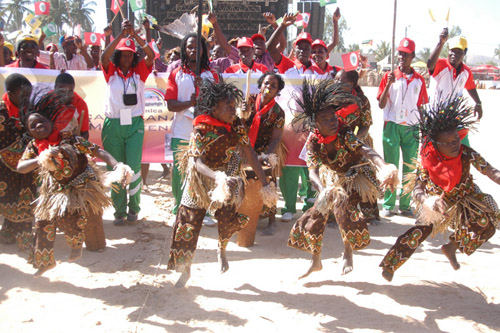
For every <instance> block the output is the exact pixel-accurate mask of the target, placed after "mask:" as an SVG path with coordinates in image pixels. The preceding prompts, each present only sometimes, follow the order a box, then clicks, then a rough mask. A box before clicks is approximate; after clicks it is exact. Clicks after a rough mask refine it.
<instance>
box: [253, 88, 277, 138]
mask: <svg viewBox="0 0 500 333" xmlns="http://www.w3.org/2000/svg"><path fill="white" fill-rule="evenodd" d="M261 99H262V94H260V93H259V94H258V95H257V100H256V101H255V111H256V114H255V117H254V118H253V121H252V126H250V131H249V132H248V137H249V138H250V142H251V144H252V147H254V146H255V141H257V134H259V128H260V121H261V120H262V117H263V116H264V115H265V114H266V113H268V112H269V110H271V109H272V108H273V107H274V105H275V104H276V100H275V99H274V98H273V99H272V100H271V101H270V102H269V103H267V104H266V105H264V107H263V108H262V109H261V108H260V103H261V101H262V100H261Z"/></svg>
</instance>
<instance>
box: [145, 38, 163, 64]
mask: <svg viewBox="0 0 500 333" xmlns="http://www.w3.org/2000/svg"><path fill="white" fill-rule="evenodd" d="M148 44H149V46H150V47H151V48H152V49H153V52H154V53H155V59H158V58H159V57H160V50H159V49H158V45H156V42H155V41H154V39H153V40H152V41H150V42H149V43H148Z"/></svg>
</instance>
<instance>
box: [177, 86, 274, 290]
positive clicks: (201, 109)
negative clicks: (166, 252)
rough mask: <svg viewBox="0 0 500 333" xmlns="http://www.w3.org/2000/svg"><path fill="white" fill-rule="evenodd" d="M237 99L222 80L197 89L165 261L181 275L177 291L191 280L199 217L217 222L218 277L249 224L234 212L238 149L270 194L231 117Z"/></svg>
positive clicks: (239, 188) (239, 185)
mask: <svg viewBox="0 0 500 333" xmlns="http://www.w3.org/2000/svg"><path fill="white" fill-rule="evenodd" d="M241 98H242V93H241V91H240V90H238V89H237V88H236V87H235V86H234V85H233V84H230V83H226V82H224V81H223V80H221V81H219V82H215V81H212V80H204V81H203V83H202V85H201V87H200V94H199V96H198V99H197V107H196V113H195V116H196V118H195V119H194V121H193V126H194V131H193V134H192V135H191V141H190V144H189V150H188V151H187V152H186V153H185V154H184V155H183V157H182V159H181V166H180V168H181V170H182V171H183V173H184V174H185V177H186V185H185V186H186V187H185V190H184V193H183V196H182V200H181V206H180V207H179V210H178V212H177V219H176V221H175V225H174V227H173V233H172V245H171V248H170V257H169V261H168V269H175V270H177V271H178V272H182V274H181V276H180V278H179V280H178V281H177V283H176V287H183V286H185V284H186V282H187V281H188V279H189V277H190V267H191V261H192V259H193V255H194V251H195V250H196V243H197V242H198V236H199V234H200V230H201V225H202V222H203V217H204V216H205V214H206V212H207V210H209V209H211V210H212V211H215V214H214V216H215V218H217V220H218V224H217V227H218V231H219V247H218V251H217V253H218V260H219V264H220V269H221V272H222V273H224V272H225V271H227V270H228V268H229V265H228V262H227V259H226V246H227V243H228V242H229V239H230V238H231V236H232V235H233V234H234V233H235V232H236V231H238V230H240V229H242V228H243V227H245V225H246V224H247V223H248V217H247V216H246V215H243V214H238V213H237V212H236V209H237V207H238V206H239V204H241V201H242V199H243V197H244V183H243V179H242V178H241V177H240V172H241V168H240V164H241V163H240V155H239V152H238V150H239V149H241V151H242V152H243V153H244V155H245V157H246V159H247V161H248V162H249V164H250V166H251V167H252V168H253V169H254V171H255V173H256V174H257V177H258V178H259V180H260V181H261V182H262V185H263V189H267V190H268V191H272V189H271V188H270V187H268V186H267V185H268V182H267V180H266V177H265V175H264V172H263V171H262V167H261V165H260V163H259V161H258V159H257V156H256V155H255V153H254V151H253V150H252V147H251V146H250V140H249V139H248V134H247V131H246V128H245V126H244V125H243V123H242V121H241V120H240V118H238V117H237V116H236V105H237V104H238V103H240V102H241ZM276 199H277V198H276ZM265 201H266V200H265V199H264V202H265ZM276 201H277V200H275V202H274V203H276Z"/></svg>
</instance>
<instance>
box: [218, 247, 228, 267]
mask: <svg viewBox="0 0 500 333" xmlns="http://www.w3.org/2000/svg"><path fill="white" fill-rule="evenodd" d="M217 257H218V259H217V261H218V262H219V265H220V272H221V273H225V272H227V270H228V269H229V263H228V262H227V258H226V250H225V249H224V250H223V249H218V250H217Z"/></svg>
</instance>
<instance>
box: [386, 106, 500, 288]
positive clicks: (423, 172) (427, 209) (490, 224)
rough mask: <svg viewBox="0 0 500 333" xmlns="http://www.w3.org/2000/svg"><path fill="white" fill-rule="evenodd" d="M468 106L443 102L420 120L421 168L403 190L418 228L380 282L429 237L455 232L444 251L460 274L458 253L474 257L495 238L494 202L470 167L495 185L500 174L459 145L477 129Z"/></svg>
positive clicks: (400, 243) (390, 256) (399, 244)
mask: <svg viewBox="0 0 500 333" xmlns="http://www.w3.org/2000/svg"><path fill="white" fill-rule="evenodd" d="M465 103H466V102H464V100H462V99H460V98H457V99H455V100H451V101H450V100H445V101H442V102H438V103H437V104H435V105H434V104H433V105H432V110H429V111H423V113H422V115H421V118H420V123H419V124H418V126H420V133H421V141H422V148H421V152H420V163H419V165H418V167H417V172H416V173H413V174H412V177H410V178H411V179H410V181H409V182H408V186H407V187H406V188H405V191H406V192H411V191H413V200H414V201H415V202H416V204H417V208H418V210H417V211H418V213H417V226H415V227H413V228H411V229H409V230H408V231H407V232H405V233H404V234H403V235H401V236H399V237H398V239H397V241H396V244H394V246H393V247H392V248H391V249H390V250H389V252H388V253H387V254H386V256H385V257H384V259H383V260H382V262H381V263H380V266H381V267H382V268H383V271H382V276H383V277H384V278H385V279H387V280H388V281H391V280H392V278H393V275H394V272H395V271H396V270H397V269H398V268H399V267H401V265H403V264H404V263H405V262H406V261H407V260H408V259H409V258H410V256H411V255H412V254H413V252H415V250H416V249H417V247H418V246H419V245H420V244H421V243H422V242H423V241H424V240H425V239H426V238H427V237H428V236H429V235H430V234H431V233H432V234H433V235H436V234H438V233H444V232H446V231H447V230H448V228H452V229H453V230H454V232H453V234H452V235H450V242H449V243H448V244H446V245H444V246H442V247H441V250H442V251H443V253H444V254H445V255H446V257H447V258H448V260H449V261H450V263H451V265H452V267H453V268H454V269H455V270H457V269H459V268H460V264H459V263H458V261H457V258H456V256H455V253H456V251H457V249H458V250H459V251H460V252H462V253H465V254H467V255H471V254H472V253H474V252H475V251H476V249H477V248H478V247H480V246H481V245H482V244H484V243H485V242H486V241H487V240H488V239H490V238H491V237H492V236H493V234H494V233H495V227H496V226H497V225H498V219H499V218H500V210H499V209H498V206H497V204H496V202H495V201H494V200H493V198H492V197H491V196H490V195H489V194H485V193H482V192H481V190H480V189H479V188H478V187H477V185H476V184H474V180H473V177H472V175H471V174H470V167H471V165H473V166H474V167H475V168H476V169H477V170H478V171H479V172H481V173H482V174H484V175H486V176H488V177H489V178H490V179H491V180H493V181H494V182H495V183H497V184H500V171H498V170H497V169H495V168H494V167H492V166H491V165H490V164H488V162H486V161H485V160H484V158H482V157H481V155H479V154H478V153H477V152H476V151H475V150H474V149H472V148H469V147H467V146H465V145H464V144H461V142H460V140H461V138H463V137H464V136H465V135H466V132H467V131H465V130H462V129H466V128H469V127H471V126H472V125H473V121H472V120H471V111H472V110H471V108H470V107H469V106H467V105H466V104H465ZM459 134H460V135H459Z"/></svg>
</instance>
